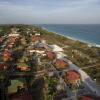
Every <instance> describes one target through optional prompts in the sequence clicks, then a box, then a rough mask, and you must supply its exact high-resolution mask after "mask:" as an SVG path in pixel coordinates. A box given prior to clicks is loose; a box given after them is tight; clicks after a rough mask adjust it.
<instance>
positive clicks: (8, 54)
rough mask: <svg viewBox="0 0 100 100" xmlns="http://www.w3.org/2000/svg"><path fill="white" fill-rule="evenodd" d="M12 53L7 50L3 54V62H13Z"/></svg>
mask: <svg viewBox="0 0 100 100" xmlns="http://www.w3.org/2000/svg"><path fill="white" fill-rule="evenodd" d="M11 55H12V54H11V52H10V51H9V50H8V49H5V50H4V52H3V61H9V60H11Z"/></svg>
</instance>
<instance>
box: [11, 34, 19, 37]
mask: <svg viewBox="0 0 100 100" xmlns="http://www.w3.org/2000/svg"><path fill="white" fill-rule="evenodd" d="M19 36H20V35H19V34H18V33H14V34H13V33H11V34H9V37H19Z"/></svg>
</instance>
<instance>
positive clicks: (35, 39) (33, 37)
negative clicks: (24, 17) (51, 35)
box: [32, 33, 41, 42]
mask: <svg viewBox="0 0 100 100" xmlns="http://www.w3.org/2000/svg"><path fill="white" fill-rule="evenodd" d="M40 39H41V37H40V34H38V33H36V34H35V35H33V36H32V41H33V42H36V41H39V40H40Z"/></svg>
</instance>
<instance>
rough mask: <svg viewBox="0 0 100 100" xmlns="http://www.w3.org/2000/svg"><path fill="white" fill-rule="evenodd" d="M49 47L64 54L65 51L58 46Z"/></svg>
mask: <svg viewBox="0 0 100 100" xmlns="http://www.w3.org/2000/svg"><path fill="white" fill-rule="evenodd" d="M49 47H50V48H51V49H52V51H53V52H63V49H62V48H61V47H59V46H58V45H55V44H54V45H49Z"/></svg>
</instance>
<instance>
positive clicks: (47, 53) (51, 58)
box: [46, 51, 56, 60]
mask: <svg viewBox="0 0 100 100" xmlns="http://www.w3.org/2000/svg"><path fill="white" fill-rule="evenodd" d="M46 57H47V58H48V59H50V60H54V59H55V58H56V53H55V52H52V51H47V52H46Z"/></svg>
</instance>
